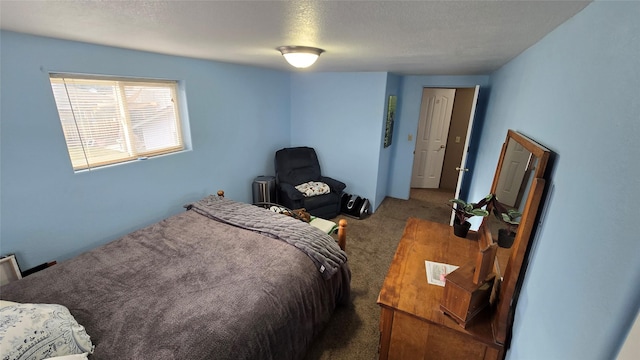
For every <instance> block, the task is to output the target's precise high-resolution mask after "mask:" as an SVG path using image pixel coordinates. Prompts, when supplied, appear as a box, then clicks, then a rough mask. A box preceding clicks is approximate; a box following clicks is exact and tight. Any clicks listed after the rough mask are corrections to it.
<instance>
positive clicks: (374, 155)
mask: <svg viewBox="0 0 640 360" xmlns="http://www.w3.org/2000/svg"><path fill="white" fill-rule="evenodd" d="M291 78H292V80H291V141H292V145H293V146H311V147H313V148H315V149H316V152H317V153H318V158H319V159H320V166H321V168H322V173H323V174H325V175H327V176H330V177H333V178H335V179H338V180H341V181H343V182H344V183H346V184H347V188H346V189H345V191H346V192H348V193H351V194H357V195H360V196H363V197H366V198H368V199H369V200H370V201H371V204H372V209H376V208H377V207H378V205H380V204H379V203H378V201H381V200H378V199H377V191H378V189H377V187H378V184H377V181H378V167H379V158H380V151H381V150H380V149H381V148H382V132H383V131H384V130H383V129H384V123H383V120H384V105H385V94H386V92H387V88H386V86H387V73H381V72H362V73H296V74H293V75H291Z"/></svg>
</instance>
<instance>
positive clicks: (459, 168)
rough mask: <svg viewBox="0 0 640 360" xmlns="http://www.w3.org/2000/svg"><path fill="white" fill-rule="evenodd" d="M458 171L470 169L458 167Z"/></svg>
mask: <svg viewBox="0 0 640 360" xmlns="http://www.w3.org/2000/svg"><path fill="white" fill-rule="evenodd" d="M456 170H457V171H469V169H467V168H461V167H456Z"/></svg>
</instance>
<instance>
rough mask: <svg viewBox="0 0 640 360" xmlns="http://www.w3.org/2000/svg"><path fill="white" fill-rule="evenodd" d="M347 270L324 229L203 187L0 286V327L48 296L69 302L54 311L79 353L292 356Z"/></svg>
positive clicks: (338, 296)
mask: <svg viewBox="0 0 640 360" xmlns="http://www.w3.org/2000/svg"><path fill="white" fill-rule="evenodd" d="M350 280H351V272H350V269H349V266H348V262H347V257H346V253H345V252H344V251H343V250H342V249H340V247H339V246H338V245H337V243H336V241H335V240H334V239H333V237H331V236H329V235H327V234H325V233H323V232H322V231H320V230H318V229H317V228H314V227H313V226H310V225H309V224H307V223H305V222H302V221H299V220H297V219H294V218H292V217H288V216H285V215H282V214H277V213H274V212H271V211H269V210H266V209H264V208H260V207H257V206H253V205H249V204H244V203H239V202H235V201H232V200H228V199H225V198H224V197H221V196H208V197H206V198H204V199H201V200H199V201H196V202H194V203H192V204H190V205H189V206H188V210H187V211H185V212H183V213H180V214H178V215H175V216H172V217H170V218H168V219H165V220H162V221H160V222H158V223H156V224H153V225H151V226H148V227H146V228H143V229H140V230H138V231H135V232H132V233H130V234H128V235H126V236H124V237H122V238H120V239H118V240H115V241H113V242H111V243H108V244H106V245H104V246H101V247H99V248H97V249H94V250H92V251H88V252H86V253H83V254H81V255H79V256H77V257H75V258H73V259H70V260H67V261H63V262H61V263H59V264H57V265H55V266H53V267H50V268H47V269H45V270H43V271H40V272H37V273H35V274H33V275H30V276H28V277H26V278H24V279H22V280H20V281H16V282H12V283H10V284H8V285H5V286H3V287H2V288H0V298H1V299H2V300H5V301H10V302H9V303H6V302H3V306H5V307H2V308H0V315H2V319H3V320H2V323H0V330H3V329H2V328H4V330H6V328H11V326H12V323H10V322H9V323H8V322H7V321H6V319H14V318H15V317H16V316H18V315H24V314H29V311H34V310H33V309H34V306H40V305H39V304H55V306H60V308H56V309H54V310H51V311H50V313H51V312H53V313H56V311H57V315H51V316H52V317H58V318H60V317H61V315H60V313H61V312H62V313H64V310H65V309H68V312H69V315H67V314H66V313H65V314H64V315H65V316H66V317H64V318H63V320H60V322H61V323H64V326H69V327H71V328H72V330H73V329H75V332H72V333H71V335H68V334H67V335H60V337H61V338H63V337H64V338H65V339H66V338H69V337H71V338H75V339H76V340H78V341H77V344H73V339H72V340H71V342H72V344H71V345H69V347H70V348H72V349H70V350H65V351H66V352H71V353H79V354H82V353H84V354H88V359H110V360H111V359H154V360H159V359H190V360H196V359H300V358H302V357H304V355H305V353H306V350H307V348H308V347H309V345H310V344H311V342H312V341H313V339H314V337H315V336H316V335H317V334H318V333H319V332H320V331H321V330H322V328H323V326H324V325H325V324H326V323H327V322H328V320H329V318H330V317H331V314H332V313H333V311H334V308H335V307H336V306H338V305H341V304H346V303H348V302H349V301H350ZM20 306H22V308H20ZM43 306H44V305H43ZM46 310H47V311H49V310H50V309H46ZM38 311H39V310H38ZM32 317H33V316H32ZM13 325H14V326H15V324H13ZM50 327H51V326H50ZM10 330H11V329H10ZM87 335H88V336H87ZM0 336H1V335H0ZM43 336H44V335H43ZM89 338H90V339H89ZM0 340H2V339H0ZM67 340H68V339H67ZM4 341H7V336H5V340H4ZM83 341H84V342H83ZM13 343H15V341H14V342H13ZM13 343H12V344H13ZM20 346H21V347H22V351H23V352H25V351H27V350H29V351H31V352H33V353H34V354H35V353H36V352H38V351H39V353H40V354H41V355H40V358H46V357H49V356H55V355H65V354H60V352H59V351H58V352H56V351H54V350H56V349H54V348H61V347H62V346H60V344H59V345H57V346H56V345H50V344H47V345H46V346H49V347H48V348H46V349H44V350H43V346H45V345H43V344H33V345H29V346H30V347H31V349H25V347H29V346H26V345H24V344H22V345H20ZM52 349H53V350H52ZM1 352H2V357H3V358H11V356H10V355H9V352H8V349H5V348H3V349H1ZM42 354H44V355H42ZM5 355H6V356H5ZM85 356H86V355H85Z"/></svg>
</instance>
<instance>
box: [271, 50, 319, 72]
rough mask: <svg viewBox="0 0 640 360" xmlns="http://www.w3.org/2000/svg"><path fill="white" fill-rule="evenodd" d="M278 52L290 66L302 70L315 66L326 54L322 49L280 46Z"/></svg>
mask: <svg viewBox="0 0 640 360" xmlns="http://www.w3.org/2000/svg"><path fill="white" fill-rule="evenodd" d="M277 50H278V51H280V53H282V56H284V58H285V60H287V62H288V63H289V64H291V65H292V66H295V67H297V68H300V69H304V68H307V67H309V66H311V65H313V63H315V62H316V60H318V57H319V56H320V54H322V53H323V52H324V50H322V49H318V48H314V47H309V46H280V47H279V48H277Z"/></svg>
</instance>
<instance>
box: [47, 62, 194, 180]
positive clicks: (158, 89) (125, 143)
mask: <svg viewBox="0 0 640 360" xmlns="http://www.w3.org/2000/svg"><path fill="white" fill-rule="evenodd" d="M50 81H51V88H52V89H53V95H54V97H55V101H56V106H57V107H58V113H59V115H60V123H61V124H62V130H63V131H64V137H65V140H66V142H67V149H68V151H69V157H70V158H71V164H72V165H73V169H74V170H84V169H91V168H94V167H98V166H103V165H109V164H117V163H121V162H125V161H130V160H135V159H139V158H146V157H150V156H155V155H161V154H167V153H171V152H176V151H180V150H183V149H184V143H183V140H182V134H181V132H180V117H179V111H178V101H177V96H176V93H177V82H176V81H161V80H138V79H117V78H102V77H81V76H80V77H79V76H76V75H64V74H51V75H50Z"/></svg>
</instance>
